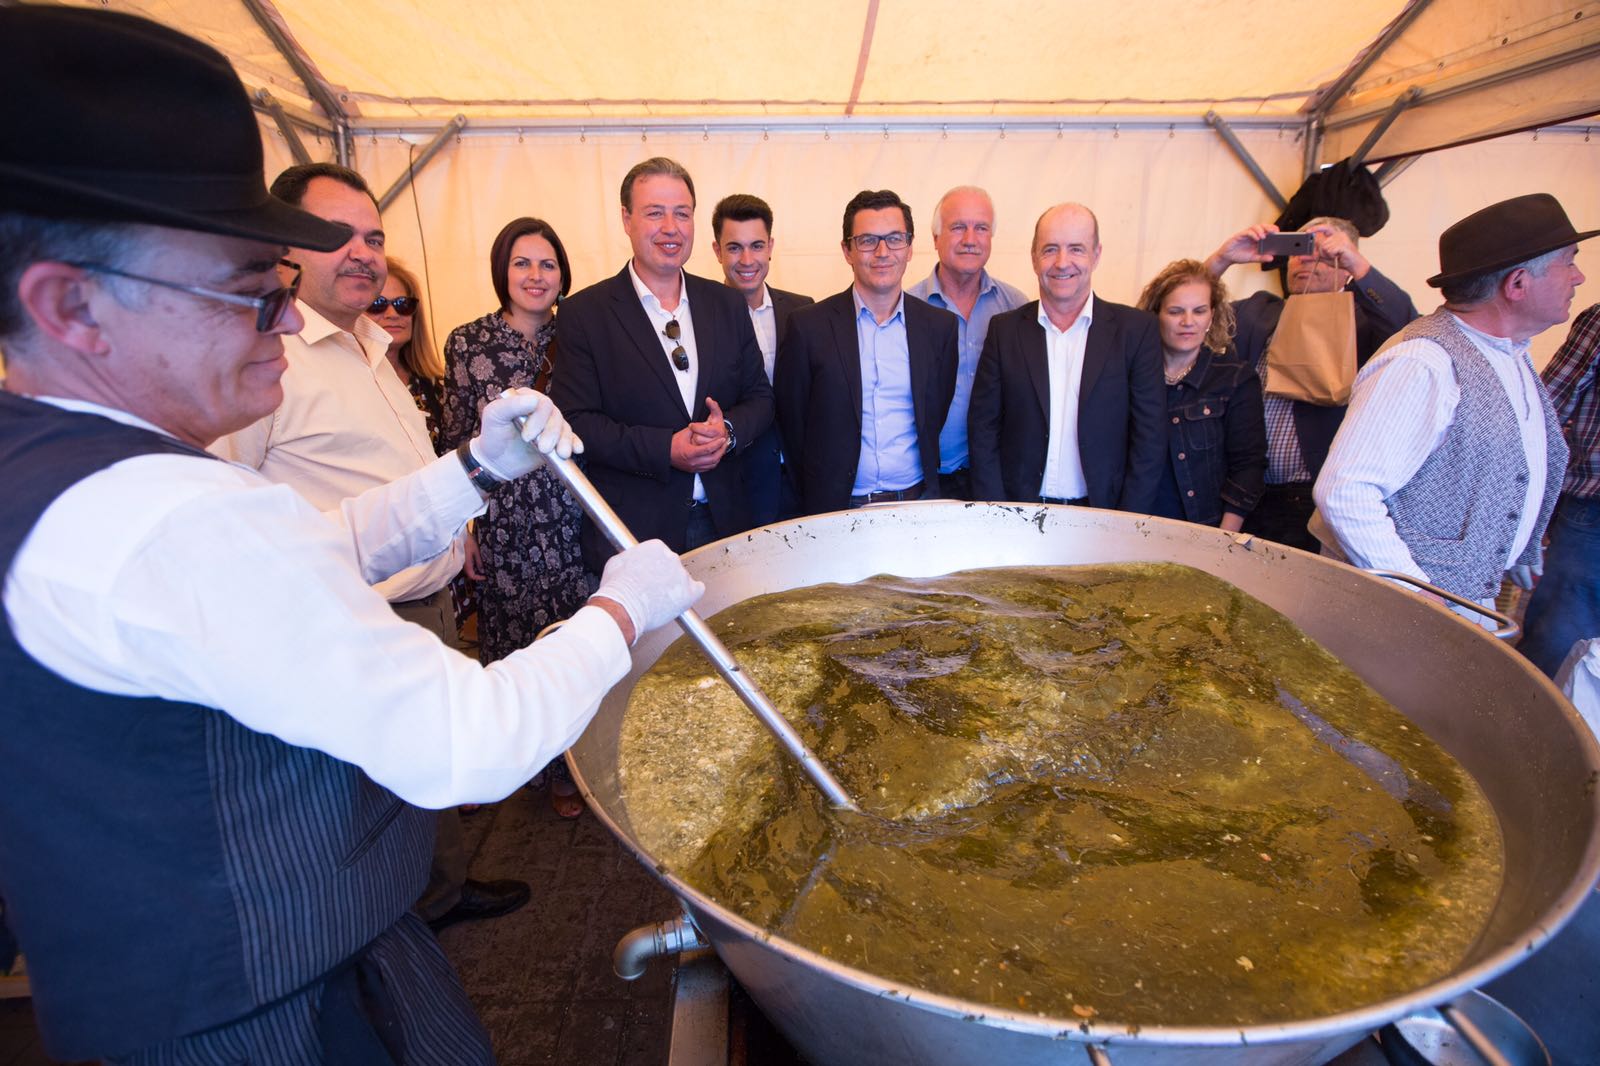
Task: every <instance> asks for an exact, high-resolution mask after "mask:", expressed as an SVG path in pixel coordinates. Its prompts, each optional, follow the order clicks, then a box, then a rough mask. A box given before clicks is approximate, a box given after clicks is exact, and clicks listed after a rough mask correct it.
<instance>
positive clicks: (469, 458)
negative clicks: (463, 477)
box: [456, 440, 505, 492]
mask: <svg viewBox="0 0 1600 1066" xmlns="http://www.w3.org/2000/svg"><path fill="white" fill-rule="evenodd" d="M456 458H457V459H460V460H461V469H463V470H465V471H466V472H467V479H468V480H469V481H471V482H472V483H473V484H474V485H476V486H477V487H478V491H479V492H493V491H494V490H495V489H498V488H499V487H500V486H501V485H504V484H505V482H504V481H502V480H500V479H499V478H497V477H495V476H494V475H493V474H491V473H489V471H487V470H485V469H484V468H483V464H482V463H480V462H478V460H477V458H476V457H475V456H474V455H473V454H472V442H471V441H470V440H464V441H462V442H461V446H460V447H459V448H457V449H456Z"/></svg>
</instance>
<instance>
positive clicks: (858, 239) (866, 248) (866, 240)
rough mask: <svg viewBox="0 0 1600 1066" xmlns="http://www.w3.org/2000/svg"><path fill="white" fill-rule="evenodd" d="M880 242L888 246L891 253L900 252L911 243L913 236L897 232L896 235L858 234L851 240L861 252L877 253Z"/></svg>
mask: <svg viewBox="0 0 1600 1066" xmlns="http://www.w3.org/2000/svg"><path fill="white" fill-rule="evenodd" d="M880 242H881V243H883V244H887V245H888V246H889V249H890V251H895V252H898V251H899V250H900V249H902V248H904V247H905V246H906V245H908V244H910V243H911V234H909V233H902V232H900V231H898V230H896V231H895V232H894V233H858V234H856V235H855V236H854V237H851V238H850V243H851V244H853V245H855V247H856V250H857V251H859V252H876V251H877V250H878V244H879V243H880Z"/></svg>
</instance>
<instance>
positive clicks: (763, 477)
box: [711, 193, 813, 526]
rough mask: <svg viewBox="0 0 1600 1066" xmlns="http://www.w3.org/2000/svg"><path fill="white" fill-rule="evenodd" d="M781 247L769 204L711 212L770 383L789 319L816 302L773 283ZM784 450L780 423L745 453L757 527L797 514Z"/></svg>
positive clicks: (714, 240)
mask: <svg viewBox="0 0 1600 1066" xmlns="http://www.w3.org/2000/svg"><path fill="white" fill-rule="evenodd" d="M775 247H777V240H776V238H774V237H773V236H772V208H771V207H769V206H768V205H767V202H766V201H765V200H763V199H761V198H760V197H759V196H751V195H749V194H748V193H734V194H733V195H732V196H724V197H723V198H722V199H721V200H719V201H717V206H716V208H715V209H713V210H712V212H711V250H712V251H713V252H715V253H716V255H717V262H719V263H721V264H722V277H723V280H724V281H725V282H726V283H727V285H728V287H729V288H730V289H735V290H737V291H738V292H739V294H740V295H742V296H743V297H744V299H745V303H746V304H747V305H748V307H749V309H750V324H751V325H752V326H754V327H755V331H756V343H757V344H759V345H760V346H761V361H762V363H763V365H764V366H765V368H766V372H767V381H769V382H770V381H771V380H772V368H773V364H774V362H775V361H776V359H777V355H778V338H779V337H782V336H783V331H784V329H785V328H786V327H787V326H788V324H789V315H790V314H791V313H793V311H794V309H795V308H797V307H804V306H805V305H806V304H809V303H812V302H813V301H812V299H811V297H809V296H801V295H800V294H799V293H797V292H784V291H783V290H782V289H775V288H773V287H772V286H770V285H768V284H767V271H768V270H770V269H771V267H772V252H773V249H774V248H775ZM780 451H781V445H780V443H779V434H778V426H777V423H776V421H774V423H773V425H772V427H771V428H769V429H768V430H767V431H766V432H765V433H763V434H761V436H760V437H759V438H757V439H756V440H755V441H753V442H752V443H751V444H750V447H749V449H748V450H747V451H746V452H745V455H744V487H745V499H746V501H747V502H748V505H749V507H750V524H751V525H752V526H764V525H767V524H768V523H769V522H776V521H777V520H778V519H780V518H788V517H790V516H792V515H794V514H795V513H796V505H795V501H794V500H793V499H792V497H791V494H790V493H788V492H785V491H784V488H783V486H784V479H783V471H782V464H781V462H780Z"/></svg>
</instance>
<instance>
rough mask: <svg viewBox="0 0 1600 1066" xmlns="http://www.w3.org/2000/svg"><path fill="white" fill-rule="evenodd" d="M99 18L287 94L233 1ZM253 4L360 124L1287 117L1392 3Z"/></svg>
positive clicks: (412, 0) (766, 0)
mask: <svg viewBox="0 0 1600 1066" xmlns="http://www.w3.org/2000/svg"><path fill="white" fill-rule="evenodd" d="M75 2H80V3H87V4H91V5H94V6H102V0H75ZM107 2H109V5H110V6H113V7H116V8H118V9H120V10H129V11H135V12H139V13H142V14H147V15H149V16H150V17H153V18H156V19H158V20H160V21H164V22H169V23H171V24H173V25H178V26H182V27H184V28H186V29H189V30H191V31H194V32H198V33H200V35H201V36H203V37H205V38H206V39H208V40H211V41H212V42H213V43H215V44H217V45H218V46H219V47H221V48H222V49H223V50H224V51H225V52H227V53H228V54H229V55H235V56H242V57H245V58H246V59H247V60H248V62H247V63H246V64H242V65H241V66H242V67H243V73H244V76H245V78H246V80H247V81H250V82H252V83H253V84H268V83H270V84H268V87H269V88H270V87H271V86H272V85H276V86H279V87H282V88H284V90H285V91H286V92H288V91H290V90H289V88H288V84H287V83H288V81H289V80H292V74H290V72H289V68H288V66H287V64H286V63H283V62H282V61H277V62H274V61H273V60H272V59H271V57H270V56H267V55H265V54H264V51H265V49H264V47H263V46H264V42H265V37H264V35H262V33H261V31H260V30H259V28H257V27H256V25H255V22H254V20H253V18H252V17H251V16H250V15H249V13H248V12H247V11H246V10H245V8H244V5H243V4H242V3H240V2H239V0H107ZM257 2H258V3H259V5H260V6H261V7H262V8H263V9H264V10H265V11H266V12H267V13H268V14H269V17H273V18H275V19H276V21H277V22H278V23H279V24H280V25H281V26H282V27H283V28H284V29H285V30H286V31H287V32H288V34H289V35H290V37H291V38H292V39H293V41H294V42H295V43H296V45H297V46H298V47H299V49H300V51H301V52H302V53H303V54H304V55H305V56H306V57H307V58H309V59H310V60H311V61H312V63H313V65H314V66H315V68H316V70H317V71H318V73H319V75H320V77H321V78H322V79H323V80H324V81H325V82H326V84H327V85H328V86H329V87H330V88H331V89H332V90H333V92H334V94H335V96H336V97H337V98H339V99H341V101H342V103H343V105H344V106H345V107H346V109H347V111H348V113H349V114H350V115H351V116H352V117H353V119H354V120H355V121H356V124H357V125H361V124H363V123H364V122H383V121H389V120H395V119H404V118H413V119H415V118H433V119H435V120H443V119H448V118H449V117H450V116H452V115H454V114H455V113H457V112H458V111H465V112H467V113H468V114H469V115H471V116H474V117H478V118H485V119H488V118H508V117H510V118H515V117H522V118H526V119H549V118H574V117H576V118H583V117H605V116H617V115H650V116H654V117H658V118H659V117H662V116H667V115H678V116H685V115H687V116H721V115H767V116H772V115H834V116H838V115H843V114H846V113H848V112H855V113H858V114H876V115H899V114H906V113H925V112H927V111H929V110H936V111H939V112H941V113H946V114H961V113H972V114H993V113H997V112H999V113H1004V112H1009V113H1013V114H1019V115H1026V114H1039V113H1048V114H1052V115H1054V114H1094V113H1103V112H1108V111H1116V110H1121V111H1123V112H1124V113H1129V114H1145V113H1159V114H1172V113H1180V114H1185V115H1189V116H1198V115H1200V114H1203V113H1204V112H1205V111H1206V110H1208V109H1210V108H1213V107H1214V108H1216V109H1217V110H1219V111H1223V112H1225V113H1228V114H1237V115H1264V114H1270V115H1291V116H1292V115H1294V114H1296V113H1297V112H1298V111H1299V110H1300V107H1301V105H1302V103H1303V102H1304V100H1305V99H1306V97H1307V96H1308V95H1309V94H1310V93H1311V92H1313V91H1314V90H1315V89H1316V87H1317V86H1318V85H1319V84H1321V83H1323V82H1325V81H1327V80H1329V79H1331V78H1333V77H1334V76H1336V75H1337V74H1338V73H1339V72H1340V71H1341V70H1342V69H1344V67H1345V65H1346V63H1347V62H1348V61H1349V59H1350V57H1351V56H1352V55H1353V54H1354V53H1356V52H1357V51H1359V50H1360V49H1361V48H1362V47H1363V46H1364V45H1366V44H1367V42H1369V41H1370V40H1372V38H1373V37H1374V36H1375V35H1376V34H1377V33H1378V32H1379V31H1380V30H1382V29H1383V27H1384V26H1385V25H1386V24H1387V23H1388V22H1389V21H1390V20H1391V19H1393V18H1394V16H1395V15H1396V14H1397V13H1398V12H1399V11H1400V10H1401V9H1402V8H1403V7H1404V6H1405V2H1406V0H1342V2H1341V3H1339V4H1337V5H1330V4H1324V3H1321V2H1319V0H1278V2H1276V3H1270V4H1263V3H1254V2H1250V0H1185V2H1183V3H1173V2H1165V3H1162V2H1149V0H1147V2H1145V3H1142V4H1137V5H1133V11H1132V13H1131V15H1130V10H1129V7H1128V6H1127V5H1119V4H1108V5H1091V4H1085V3H1060V4H1032V5H1020V4H998V3H996V4H989V5H983V4H974V3H973V2H972V0H812V2H809V3H803V4H795V3H788V2H784V0H755V2H752V0H699V2H697V3H695V4H692V5H680V6H677V7H674V8H671V9H666V8H663V7H662V6H661V5H659V4H658V3H656V2H655V0H606V2H605V3H591V4H553V3H542V4H505V3H499V2H494V0H389V2H387V3H385V4H383V5H382V6H381V7H379V6H377V5H373V4H354V3H345V4H329V3H325V2H323V0H257ZM252 38H254V40H253V41H252ZM1285 40H1294V41H1296V42H1297V43H1296V44H1295V46H1294V47H1293V48H1264V47H1261V43H1262V42H1268V41H1285ZM266 47H267V48H270V46H266ZM302 95H303V94H302Z"/></svg>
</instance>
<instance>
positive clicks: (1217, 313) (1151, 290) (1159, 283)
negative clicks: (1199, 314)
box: [1139, 259, 1237, 352]
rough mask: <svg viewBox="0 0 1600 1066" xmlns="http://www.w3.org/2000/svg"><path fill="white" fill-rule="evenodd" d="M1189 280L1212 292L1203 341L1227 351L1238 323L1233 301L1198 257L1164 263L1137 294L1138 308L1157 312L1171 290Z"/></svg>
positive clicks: (1225, 288)
mask: <svg viewBox="0 0 1600 1066" xmlns="http://www.w3.org/2000/svg"><path fill="white" fill-rule="evenodd" d="M1191 281H1198V282H1199V283H1201V284H1202V285H1205V286H1206V287H1207V288H1208V289H1209V290H1210V292H1211V328H1210V329H1208V330H1206V337H1205V345H1206V347H1207V348H1210V349H1211V350H1212V351H1214V352H1221V351H1226V350H1227V348H1228V345H1229V344H1231V343H1233V332H1234V329H1235V328H1236V326H1237V321H1236V319H1235V318H1234V314H1233V304H1231V303H1229V302H1228V287H1227V286H1226V285H1224V284H1223V283H1222V279H1221V278H1218V277H1214V276H1212V273H1211V271H1209V270H1207V269H1206V265H1205V264H1204V263H1202V262H1200V261H1199V260H1198V259H1179V260H1177V261H1175V262H1172V263H1168V264H1167V265H1166V266H1165V267H1163V268H1162V269H1161V273H1159V274H1157V275H1156V276H1155V277H1154V278H1152V279H1151V281H1150V284H1148V285H1146V286H1145V287H1144V292H1143V293H1141V294H1140V296H1139V309H1140V310H1141V311H1149V312H1150V313H1151V314H1154V315H1159V314H1160V313H1161V305H1162V304H1164V303H1166V300H1167V297H1168V296H1171V295H1172V290H1173V289H1176V288H1177V287H1178V286H1179V285H1186V284H1188V283H1189V282H1191Z"/></svg>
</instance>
